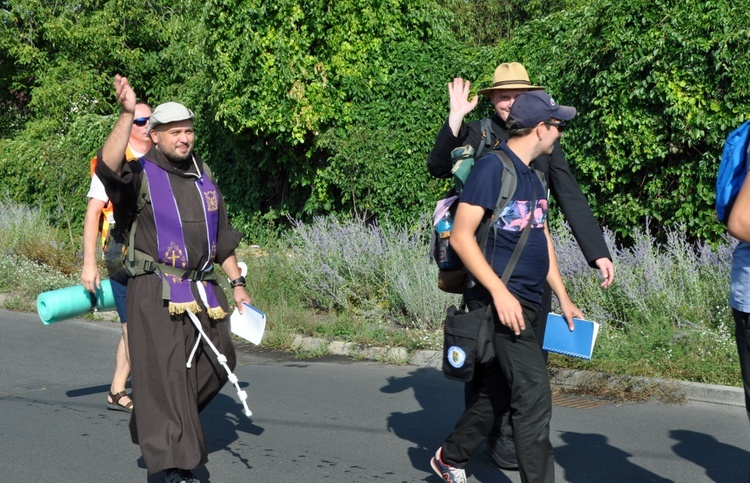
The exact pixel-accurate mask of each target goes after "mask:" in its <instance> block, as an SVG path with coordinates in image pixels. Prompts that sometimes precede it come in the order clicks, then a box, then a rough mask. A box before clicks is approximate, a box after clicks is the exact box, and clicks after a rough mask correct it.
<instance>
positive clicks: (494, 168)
mask: <svg viewBox="0 0 750 483" xmlns="http://www.w3.org/2000/svg"><path fill="white" fill-rule="evenodd" d="M499 149H502V150H503V151H505V152H506V153H507V154H508V156H509V157H510V159H511V161H513V165H514V166H515V168H516V178H517V185H516V192H515V194H514V195H513V198H512V199H511V201H510V202H509V203H508V205H507V206H506V207H505V208H504V209H503V211H502V212H501V213H500V215H499V216H498V218H497V220H494V221H493V225H494V227H492V226H491V227H490V230H489V235H488V238H487V250H486V254H485V255H486V257H487V261H488V262H489V263H490V265H491V266H492V268H493V270H494V271H495V273H496V274H497V276H498V277H500V276H502V273H503V270H505V266H506V265H507V264H508V260H509V259H510V257H511V255H512V254H513V250H514V249H515V248H516V245H517V244H518V240H519V239H520V238H521V233H522V231H523V229H524V227H525V226H526V222H527V219H528V216H529V209H530V208H531V202H532V200H533V199H534V190H536V203H535V207H534V216H533V218H532V225H531V231H530V233H529V238H528V240H526V245H525V246H524V247H523V250H522V251H521V256H520V257H519V259H518V263H517V264H516V267H515V269H514V270H513V274H512V275H511V277H510V280H508V290H509V291H510V292H511V293H512V294H514V295H516V296H517V297H521V298H523V299H526V300H529V301H531V302H533V303H535V304H538V305H541V303H542V291H543V288H544V281H545V280H546V278H547V272H548V271H549V253H548V252H547V237H546V236H545V235H544V222H545V220H546V219H547V193H546V191H545V189H544V187H543V185H542V182H541V180H540V179H539V177H538V176H537V175H536V173H535V172H534V170H533V169H531V168H529V167H528V166H526V165H525V164H523V162H521V160H520V159H518V157H517V156H516V155H515V154H514V153H513V151H511V150H510V149H508V147H507V145H505V144H501V145H500V146H499ZM502 175H503V163H502V162H501V161H500V159H498V157H497V156H495V155H485V156H482V157H481V158H480V159H478V160H477V161H476V164H475V165H474V168H473V169H472V170H471V173H470V174H469V178H468V179H467V180H466V185H465V186H464V188H463V192H462V193H461V200H460V201H461V202H462V203H469V204H471V205H477V206H481V207H482V208H485V209H487V210H489V211H493V210H494V209H495V205H496V203H497V198H498V196H499V194H500V186H501V180H502ZM493 228H496V229H497V236H495V230H494V229H493ZM486 296H487V291H486V290H485V289H484V288H483V287H481V286H477V287H474V288H471V289H469V290H468V291H467V293H466V298H467V299H475V298H484V297H486Z"/></svg>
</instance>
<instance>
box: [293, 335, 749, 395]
mask: <svg viewBox="0 0 750 483" xmlns="http://www.w3.org/2000/svg"><path fill="white" fill-rule="evenodd" d="M292 348H293V349H294V350H295V351H301V352H318V353H320V352H327V353H328V354H331V355H340V356H347V357H353V358H358V359H366V360H375V361H380V362H389V363H395V364H409V365H412V366H418V367H430V368H434V369H440V368H441V367H442V357H443V353H442V351H436V350H415V351H412V352H411V354H409V353H408V352H407V351H406V349H403V348H397V349H394V348H389V347H366V346H364V345H362V344H355V343H351V342H340V341H333V342H327V341H326V340H325V339H320V338H315V337H304V336H299V335H298V336H296V337H295V339H294V342H293V343H292ZM549 375H550V382H551V383H552V385H553V386H555V387H559V388H580V387H584V386H590V385H596V386H597V387H605V388H610V389H612V390H615V389H621V388H622V387H623V386H627V387H628V388H633V389H634V390H638V389H639V388H653V387H659V388H664V389H666V390H669V391H670V392H671V393H673V394H674V398H673V399H675V400H687V401H700V402H707V403H713V404H724V405H729V406H740V407H744V406H745V393H744V390H743V389H742V388H741V387H733V386H720V385H716V384H703V383H699V382H685V381H677V380H670V379H658V378H647V377H628V376H618V375H613V374H606V373H598V372H593V371H576V370H568V369H559V368H549ZM670 399H672V398H670Z"/></svg>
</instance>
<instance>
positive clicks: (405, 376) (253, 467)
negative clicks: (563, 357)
mask: <svg viewBox="0 0 750 483" xmlns="http://www.w3.org/2000/svg"><path fill="white" fill-rule="evenodd" d="M119 330H120V329H119V326H118V324H116V323H113V322H91V321H84V320H72V321H65V322H60V323H57V324H54V325H50V326H44V325H43V324H42V323H41V322H40V321H39V319H38V318H37V317H36V315H35V314H21V313H15V312H8V311H0V331H2V332H1V333H2V337H1V338H0V340H1V341H2V349H1V350H0V414H1V415H2V416H0V481H2V482H44V481H76V482H80V483H88V482H100V481H116V482H130V481H154V482H155V481H163V477H162V475H161V474H157V475H151V476H150V477H149V476H148V475H147V473H146V470H145V467H144V465H143V460H142V459H141V456H140V451H139V449H138V447H137V446H135V445H133V444H131V443H130V438H129V433H128V428H127V423H128V415H127V414H126V413H122V412H117V411H108V410H106V409H105V406H104V403H105V394H106V391H107V389H108V385H109V382H110V378H111V375H112V370H113V364H114V350H115V346H116V343H117V338H118V336H119ZM238 353H239V355H240V357H239V360H240V365H239V366H238V368H237V370H236V374H237V376H238V378H239V380H240V382H241V385H242V386H243V388H244V389H245V390H246V391H247V392H248V394H249V400H248V403H249V405H250V408H251V409H252V411H253V413H254V415H253V417H252V418H251V419H248V418H247V417H245V416H244V415H243V414H242V411H241V405H240V404H239V403H238V400H237V395H236V392H235V390H234V387H233V386H227V387H225V389H224V391H223V392H222V394H221V395H219V396H218V397H217V398H216V399H215V400H214V402H213V403H212V404H211V405H210V406H209V407H208V408H207V409H206V410H205V411H204V414H203V420H204V427H205V432H206V436H207V440H208V444H209V451H210V454H209V463H208V465H207V466H206V467H204V468H201V469H199V470H198V471H196V474H197V475H198V476H199V477H200V478H201V481H204V482H209V481H210V482H214V483H218V482H238V481H263V482H297V481H321V480H324V481H331V482H369V481H383V482H411V481H428V482H432V483H437V482H439V481H440V479H439V478H438V477H437V476H435V475H433V474H432V472H431V470H430V466H429V458H430V457H431V456H432V454H433V453H434V451H435V449H436V448H437V447H438V446H439V445H440V443H441V442H442V440H443V438H444V437H445V436H446V435H447V434H448V433H449V432H450V431H451V429H452V428H453V424H454V423H455V421H456V420H457V419H458V416H459V415H460V413H461V409H462V407H461V401H462V391H461V385H460V384H458V383H455V382H451V381H448V380H446V379H444V378H443V377H442V375H441V374H440V373H439V372H438V371H437V370H435V369H425V368H417V367H415V366H391V365H385V364H379V363H374V362H353V361H350V360H348V359H345V358H326V359H319V360H297V359H294V358H293V357H291V356H290V355H288V354H279V353H272V352H262V351H258V350H257V349H255V348H253V347H250V346H241V347H239V348H238ZM556 402H557V404H556V405H555V406H554V410H553V420H552V443H553V445H554V447H555V458H556V462H557V467H556V476H557V481H558V482H560V481H563V482H575V483H592V482H594V483H596V482H639V483H640V482H651V481H653V482H670V481H671V482H704V481H705V482H709V481H714V482H724V483H736V482H742V483H745V482H748V481H749V475H750V422H748V420H747V416H746V414H745V411H744V408H741V407H737V406H726V405H719V404H708V403H697V402H691V403H689V404H687V405H684V406H675V405H663V404H659V403H644V404H624V405H616V404H612V403H604V404H601V402H599V401H595V400H586V399H576V398H573V399H571V400H568V401H565V400H562V399H558V400H556ZM136 404H137V399H136ZM571 406H581V407H571ZM468 473H469V481H478V482H501V483H504V482H514V483H515V482H518V481H520V479H519V477H518V474H517V473H516V472H500V471H498V470H495V469H493V468H492V467H491V466H489V464H488V462H487V460H486V459H485V457H484V456H483V454H482V453H481V451H480V452H477V454H476V455H475V457H474V459H473V460H472V462H471V464H470V466H469V468H468Z"/></svg>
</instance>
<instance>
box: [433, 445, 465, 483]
mask: <svg viewBox="0 0 750 483" xmlns="http://www.w3.org/2000/svg"><path fill="white" fill-rule="evenodd" d="M430 466H432V469H433V470H435V473H437V474H438V476H440V477H441V478H442V479H443V480H444V481H445V483H466V471H465V470H463V469H461V468H454V467H453V466H450V465H447V464H445V463H443V447H442V446H441V447H440V448H438V450H437V451H436V452H435V456H433V457H432V460H430Z"/></svg>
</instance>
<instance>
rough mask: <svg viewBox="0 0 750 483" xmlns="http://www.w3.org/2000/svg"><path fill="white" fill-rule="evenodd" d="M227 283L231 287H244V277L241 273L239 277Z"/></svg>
mask: <svg viewBox="0 0 750 483" xmlns="http://www.w3.org/2000/svg"><path fill="white" fill-rule="evenodd" d="M229 285H230V286H231V287H232V288H237V287H244V286H245V277H243V276H242V275H240V276H239V277H237V278H235V279H234V280H232V281H231V282H229Z"/></svg>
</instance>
